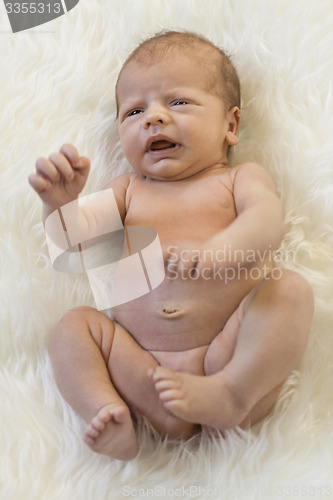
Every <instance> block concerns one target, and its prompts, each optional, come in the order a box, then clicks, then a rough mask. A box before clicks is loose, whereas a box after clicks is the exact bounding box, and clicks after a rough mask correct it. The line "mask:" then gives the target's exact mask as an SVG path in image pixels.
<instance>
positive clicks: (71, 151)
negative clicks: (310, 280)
mask: <svg viewBox="0 0 333 500" xmlns="http://www.w3.org/2000/svg"><path fill="white" fill-rule="evenodd" d="M116 99H117V112H118V113H117V114H118V130H119V136H120V141H121V145H122V149H123V152H124V155H125V156H126V158H127V160H128V161H129V163H130V164H131V166H132V167H133V169H134V172H133V173H129V174H125V175H121V176H120V177H118V178H116V179H114V180H113V181H112V182H111V183H110V184H109V185H108V186H107V187H111V188H112V189H113V193H114V195H115V198H116V201H117V205H118V209H119V213H120V216H121V219H122V222H123V224H124V226H125V228H126V227H127V226H149V227H152V228H154V229H155V230H156V231H157V233H158V236H159V240H160V242H161V246H162V249H163V256H164V262H165V278H164V280H163V282H162V283H161V284H160V285H159V286H158V287H157V288H155V289H154V290H152V291H150V292H149V293H147V294H145V295H142V296H141V297H138V298H136V299H134V300H131V301H130V302H127V303H124V304H121V305H117V306H116V307H114V308H113V319H112V320H111V319H110V318H109V317H108V316H107V315H105V314H104V313H102V312H100V311H97V310H96V309H93V308H90V307H78V308H75V309H73V310H71V311H69V312H68V313H67V314H66V315H65V316H64V317H63V318H62V319H61V320H60V322H59V323H58V324H57V325H56V327H55V329H54V331H53V333H52V337H51V347H50V352H51V358H52V363H53V367H54V372H55V377H56V381H57V384H58V386H59V389H60V391H61V393H62V394H63V396H64V397H65V398H66V400H67V401H68V402H69V403H70V405H71V406H72V407H73V408H74V409H75V410H76V411H77V412H78V413H79V414H80V415H81V416H82V417H83V418H84V419H85V420H86V421H87V423H88V425H87V428H86V431H85V435H84V441H85V443H86V444H88V445H89V446H90V447H91V449H92V450H93V451H95V452H98V453H102V454H106V455H109V456H111V457H115V458H117V459H120V460H130V459H132V458H134V457H135V456H136V455H137V453H138V450H139V444H138V440H137V437H136V432H135V422H136V420H137V416H138V415H142V416H144V417H145V418H146V419H148V421H149V422H150V423H151V425H152V426H153V428H155V429H156V430H157V431H158V432H160V433H161V434H162V435H167V436H169V437H171V438H184V439H188V438H189V437H191V436H193V435H194V434H196V433H198V432H200V429H201V428H202V427H205V428H212V429H217V430H219V431H224V430H226V429H230V428H233V427H235V426H238V425H240V426H243V427H245V426H249V425H253V424H254V423H256V422H258V421H259V420H260V419H262V418H263V417H264V416H265V415H267V414H268V412H269V411H270V410H271V408H272V407H273V405H274V403H275V401H276V399H277V397H278V395H279V392H280V390H281V387H282V385H283V383H284V381H285V379H286V377H287V376H288V374H289V373H290V372H291V370H292V369H294V367H295V366H296V365H297V363H298V362H299V361H300V359H301V357H302V355H303V353H304V351H305V348H306V345H307V339H308V335H309V330H310V324H311V319H312V314H313V296H312V292H311V289H310V287H309V285H308V284H307V282H306V281H305V280H304V279H303V278H302V277H301V276H299V275H298V274H296V273H294V272H292V271H288V270H282V269H276V268H275V267H274V262H273V260H274V259H273V251H274V249H277V248H278V246H279V244H280V242H281V240H282V237H283V235H284V224H283V212H282V207H281V203H280V201H279V198H278V196H277V193H276V188H275V186H274V183H273V181H272V179H271V177H270V176H269V174H268V173H267V172H266V171H265V170H264V169H263V168H262V167H261V166H259V165H257V164H254V163H247V162H245V163H242V164H240V165H237V166H234V167H229V165H228V149H229V147H230V146H233V145H235V144H237V143H238V128H239V122H240V86H239V80H238V77H237V74H236V71H235V69H234V67H233V65H232V63H231V61H230V60H229V58H228V57H227V56H226V55H225V53H224V52H223V51H221V50H220V49H219V48H217V47H216V46H214V45H213V44H212V43H210V42H209V41H208V40H206V39H204V38H202V37H201V36H197V35H195V34H190V33H182V32H173V31H170V32H165V33H162V34H159V35H157V36H155V37H152V38H150V39H148V40H146V41H145V42H143V43H142V44H141V45H139V47H138V48H137V49H136V50H135V51H134V52H133V53H132V54H131V55H130V56H129V57H128V59H127V60H126V62H125V64H124V66H123V68H122V70H121V72H120V75H119V78H118V81H117V86H116ZM88 173H89V160H88V159H87V158H85V157H82V156H80V155H79V153H78V151H77V150H76V148H75V147H74V146H72V145H70V144H65V145H64V146H63V147H62V148H61V150H60V152H59V153H57V154H53V155H51V156H50V157H49V158H48V159H45V158H41V159H39V160H37V162H36V173H35V174H33V175H32V176H30V178H29V180H30V183H31V185H32V186H33V188H34V189H35V190H36V192H37V193H38V195H39V196H40V198H41V200H42V202H43V219H44V221H45V220H46V218H47V217H48V216H49V215H50V214H51V213H52V212H54V211H55V210H57V209H58V208H59V207H60V206H62V205H64V204H66V203H68V202H71V201H73V200H76V199H77V198H78V195H79V193H80V192H81V191H82V189H83V187H84V185H85V183H86V180H87V177H88ZM76 217H77V220H75V224H76V225H77V226H78V227H80V228H81V227H82V231H84V230H85V229H84V228H85V227H88V228H89V214H88V215H87V212H86V211H83V210H81V211H80V209H79V208H78V210H77V216H76ZM87 221H88V222H87ZM86 231H88V232H87V234H86V236H87V237H89V229H88V230H86ZM250 256H251V258H250Z"/></svg>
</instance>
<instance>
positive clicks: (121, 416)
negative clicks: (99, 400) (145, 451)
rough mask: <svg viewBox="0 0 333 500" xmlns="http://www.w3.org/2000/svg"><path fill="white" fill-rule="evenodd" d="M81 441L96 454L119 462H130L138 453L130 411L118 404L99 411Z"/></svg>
mask: <svg viewBox="0 0 333 500" xmlns="http://www.w3.org/2000/svg"><path fill="white" fill-rule="evenodd" d="M83 440H84V442H85V443H86V444H87V445H88V446H90V448H91V449H92V450H93V451H95V452H96V453H101V454H103V455H108V456H110V457H113V458H117V459H119V460H131V459H132V458H134V457H135V456H136V455H137V453H138V451H139V444H138V441H137V438H136V434H135V430H134V427H133V422H132V418H131V414H130V411H129V409H128V408H127V406H124V405H119V404H109V405H107V406H104V407H103V408H102V409H101V410H99V412H98V413H97V415H96V416H95V417H94V418H93V419H92V420H91V422H90V424H89V425H88V427H87V429H86V432H85V434H84V437H83Z"/></svg>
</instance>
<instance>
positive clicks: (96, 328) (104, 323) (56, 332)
mask: <svg viewBox="0 0 333 500" xmlns="http://www.w3.org/2000/svg"><path fill="white" fill-rule="evenodd" d="M113 330H114V327H113V321H111V320H110V319H109V318H108V317H107V316H105V315H104V314H103V313H101V312H99V311H97V309H94V308H92V307H88V306H80V307H75V308H74V309H70V310H69V311H68V312H66V314H65V315H64V316H63V317H62V318H61V319H60V321H58V323H57V324H56V325H55V327H54V328H53V331H52V333H51V338H50V350H51V351H52V350H55V349H57V348H58V346H61V347H62V348H64V346H65V345H69V344H71V345H75V344H76V345H78V344H79V343H80V340H82V339H83V338H84V337H85V336H88V337H91V338H92V339H93V340H94V342H95V343H96V344H102V340H103V335H104V336H105V335H106V334H108V336H109V337H112V336H113ZM105 332H106V333H105Z"/></svg>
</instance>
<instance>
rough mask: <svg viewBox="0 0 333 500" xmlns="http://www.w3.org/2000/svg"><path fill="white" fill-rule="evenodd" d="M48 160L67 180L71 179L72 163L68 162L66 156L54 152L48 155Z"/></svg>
mask: <svg viewBox="0 0 333 500" xmlns="http://www.w3.org/2000/svg"><path fill="white" fill-rule="evenodd" d="M49 160H50V161H51V162H52V163H53V165H54V166H55V167H56V169H57V170H58V172H59V173H60V175H62V176H63V177H64V178H65V179H66V180H67V181H72V180H73V179H74V171H73V168H72V165H71V164H70V163H69V161H68V159H67V158H66V156H64V155H63V154H61V153H54V154H52V155H51V156H49Z"/></svg>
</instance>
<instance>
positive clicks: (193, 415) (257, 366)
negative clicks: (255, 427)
mask: <svg viewBox="0 0 333 500" xmlns="http://www.w3.org/2000/svg"><path fill="white" fill-rule="evenodd" d="M312 314H313V296H312V291H311V289H310V287H309V285H308V284H307V282H306V281H305V280H304V279H303V278H301V276H299V275H298V274H296V273H293V272H291V271H287V270H285V271H283V273H282V277H281V278H280V279H279V280H277V279H274V278H272V277H269V278H267V279H265V280H263V281H262V282H261V283H260V284H259V285H258V286H257V287H256V288H255V289H254V290H252V291H251V292H250V294H249V295H248V296H247V297H246V298H245V299H244V301H243V302H242V304H241V305H240V307H239V308H238V310H236V311H235V312H234V314H233V315H232V316H231V317H230V319H229V321H228V322H227V323H226V325H225V327H224V329H223V330H222V332H221V333H220V334H219V335H218V336H217V337H216V338H215V339H214V341H213V342H212V343H211V345H210V346H209V348H208V350H207V353H206V357H205V373H206V375H207V376H206V377H202V376H198V375H193V374H190V373H179V372H174V371H173V370H170V369H167V368H163V367H158V368H157V369H155V370H151V371H150V376H151V378H152V380H153V381H154V382H155V387H156V389H157V391H158V393H159V395H160V398H161V401H162V402H163V404H164V405H165V407H166V408H167V409H168V410H169V411H171V412H172V413H173V414H174V415H177V416H178V417H179V418H183V419H184V420H188V421H190V422H197V423H200V424H202V425H207V426H210V427H214V428H216V429H220V430H223V429H228V428H232V427H235V426H237V425H241V424H243V425H245V424H248V423H251V424H254V423H255V422H256V421H258V420H260V419H261V418H262V417H264V416H265V414H267V413H268V411H269V410H270V409H271V408H272V406H273V404H274V402H275V400H276V398H277V396H278V394H279V391H280V388H281V386H282V383H283V381H284V380H285V379H286V377H287V376H288V374H289V373H290V372H291V370H292V369H293V368H295V366H296V365H297V363H298V362H299V361H300V359H301V357H302V355H303V353H304V351H305V347H306V344H307V339H308V335H309V331H310V324H311V320H312Z"/></svg>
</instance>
